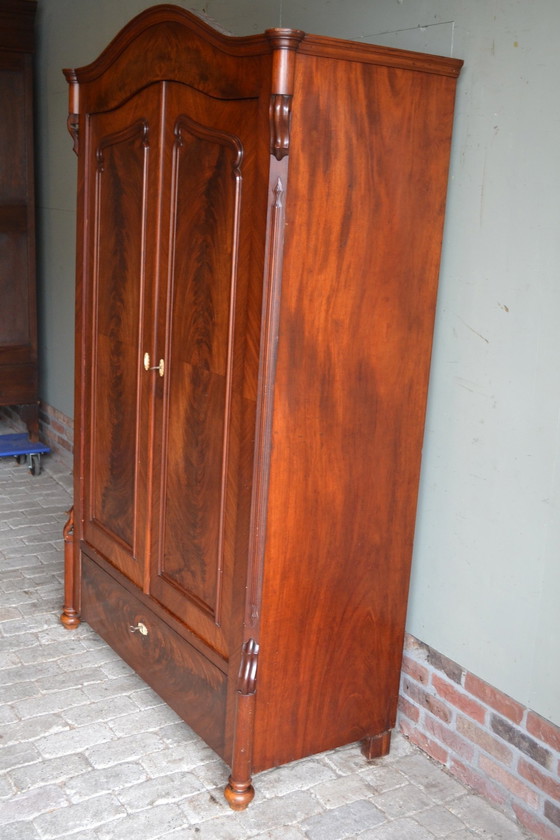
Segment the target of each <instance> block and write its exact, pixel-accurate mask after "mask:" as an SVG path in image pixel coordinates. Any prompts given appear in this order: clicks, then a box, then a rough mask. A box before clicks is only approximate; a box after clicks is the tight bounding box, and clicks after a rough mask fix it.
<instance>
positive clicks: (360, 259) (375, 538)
mask: <svg viewBox="0 0 560 840" xmlns="http://www.w3.org/2000/svg"><path fill="white" fill-rule="evenodd" d="M454 87H455V82H454V80H453V79H451V78H449V77H440V76H437V75H434V74H427V73H421V72H415V71H410V70H403V69H397V68H387V67H383V66H371V65H362V64H360V63H359V62H345V61H337V60H329V59H321V58H318V57H311V56H300V58H299V60H298V65H297V70H296V88H295V93H294V112H293V122H292V135H291V146H290V187H289V191H288V199H287V209H286V218H287V228H286V248H285V255H284V277H283V290H282V295H283V296H282V304H281V312H280V329H279V348H278V367H277V378H276V384H275V395H274V399H275V402H274V406H275V408H274V410H275V416H274V424H273V433H272V458H271V476H270V490H269V513H268V522H267V545H266V559H265V571H264V590H263V603H262V629H261V656H260V666H259V675H258V684H257V712H256V743H255V769H256V770H259V769H264V768H265V767H268V766H271V765H274V764H276V763H281V762H286V761H290V760H292V759H295V758H298V757H300V756H303V755H306V754H312V753H315V752H318V751H320V750H324V749H327V748H330V747H333V746H335V745H337V744H342V743H347V742H352V741H355V740H358V739H359V738H362V737H364V736H367V735H375V734H378V733H381V732H383V731H385V730H388V729H390V728H391V727H392V726H393V725H394V718H395V712H396V702H397V694H398V677H399V669H400V657H401V650H402V640H403V632H404V621H405V614H406V598H407V589H408V581H409V567H410V560H411V553H412V541H413V532H414V521H415V510H416V497H417V486H418V478H419V470H420V457H421V447H422V437H423V425H424V413H425V404H426V392H427V383H428V374H429V362H430V352H431V341H432V329H433V316H434V308H435V300H436V288H437V279H438V269H439V255H440V247H441V235H442V225H443V212H444V203H445V194H446V182H447V168H448V155H449V143H450V133H451V124H452V113H453V100H454Z"/></svg>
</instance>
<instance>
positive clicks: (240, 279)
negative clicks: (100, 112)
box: [151, 85, 266, 658]
mask: <svg viewBox="0 0 560 840" xmlns="http://www.w3.org/2000/svg"><path fill="white" fill-rule="evenodd" d="M257 117H258V101H257V100H243V101H228V102H224V101H220V100H216V99H212V98H210V97H207V96H204V95H203V94H200V93H197V92H196V91H193V90H192V89H189V88H186V87H184V86H180V85H170V86H169V100H168V105H167V118H166V123H165V144H166V149H167V155H168V156H167V158H166V161H167V164H166V166H167V171H168V172H169V176H170V182H171V184H172V188H171V192H170V195H169V202H168V205H167V210H166V212H167V213H168V214H169V230H170V242H169V270H168V288H167V296H166V311H165V313H164V315H165V336H163V335H162V336H161V343H160V346H161V347H162V348H164V350H162V356H164V358H165V365H166V372H165V376H164V378H163V380H162V384H161V392H160V397H159V402H158V418H159V420H158V422H159V423H160V424H161V446H160V447H156V458H157V459H158V460H157V461H156V463H157V465H158V466H157V472H158V473H159V474H160V478H161V483H160V485H159V488H158V493H159V498H158V499H157V503H156V505H155V509H159V515H158V516H157V517H156V519H157V521H158V522H159V529H158V531H157V533H155V534H154V550H153V565H152V580H151V593H152V594H153V595H154V596H155V597H156V598H157V599H158V600H159V601H160V602H161V603H162V604H164V605H165V606H166V607H167V608H168V609H169V610H170V611H171V612H172V613H173V614H174V615H176V616H177V617H179V618H180V619H181V620H182V621H183V622H184V623H185V624H186V625H187V627H188V628H189V629H190V630H191V631H192V632H194V633H195V634H196V635H197V636H198V637H199V638H200V639H202V640H203V642H205V643H206V644H208V645H210V646H211V647H212V648H213V649H214V650H215V651H217V652H218V653H219V654H220V655H222V656H223V657H224V658H227V656H228V652H229V651H228V646H229V641H228V640H229V629H230V622H229V618H230V613H231V600H232V586H233V575H234V564H235V557H236V552H237V557H238V560H239V563H240V564H241V566H242V565H243V560H244V558H243V554H244V553H246V546H245V545H244V543H243V537H241V536H240V526H239V519H240V516H241V514H240V510H241V508H242V507H244V504H245V503H244V501H243V498H242V497H244V496H245V497H246V495H247V492H248V485H249V483H250V482H248V481H246V482H243V481H241V480H240V470H241V469H242V465H243V464H247V462H248V461H249V462H250V460H251V457H252V442H253V441H252V425H251V424H252V423H253V422H254V376H255V375H256V359H255V354H256V347H257V342H255V341H251V340H249V338H248V336H249V335H251V331H252V325H254V324H255V320H256V317H255V316H256V315H257V312H258V314H259V315H260V299H259V293H256V292H255V287H256V283H255V280H256V279H259V281H260V274H261V273H262V254H261V252H260V249H261V248H262V244H260V243H262V242H264V236H262V235H260V224H261V223H260V221H259V217H260V219H262V220H263V221H264V216H265V203H266V190H265V192H264V194H263V195H262V196H261V195H260V193H259V194H258V193H257V181H256V169H257V160H256V151H255V149H256V135H257ZM166 180H167V177H166ZM261 192H262V190H261Z"/></svg>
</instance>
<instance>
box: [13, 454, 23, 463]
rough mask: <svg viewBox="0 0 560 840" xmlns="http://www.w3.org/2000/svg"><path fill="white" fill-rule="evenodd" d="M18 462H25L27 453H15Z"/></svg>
mask: <svg viewBox="0 0 560 840" xmlns="http://www.w3.org/2000/svg"><path fill="white" fill-rule="evenodd" d="M14 458H15V459H16V464H23V463H24V462H25V455H14Z"/></svg>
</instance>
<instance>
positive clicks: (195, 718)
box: [82, 556, 226, 755]
mask: <svg viewBox="0 0 560 840" xmlns="http://www.w3.org/2000/svg"><path fill="white" fill-rule="evenodd" d="M82 591H83V595H82V597H83V604H82V616H83V618H84V620H85V621H87V622H88V624H90V625H91V626H92V627H93V628H94V630H96V632H97V633H99V635H100V636H102V638H104V639H105V640H106V641H107V642H109V644H110V645H111V646H112V647H113V648H114V649H115V650H117V651H118V653H119V654H120V656H122V658H123V659H124V660H125V662H128V664H129V665H131V667H132V668H134V670H135V671H136V672H137V673H138V674H140V676H141V677H142V678H143V679H144V680H146V682H147V683H148V684H149V685H152V686H154V687H156V688H157V690H158V691H159V693H160V695H161V696H162V697H163V699H164V700H165V701H166V703H168V704H169V705H170V706H171V708H173V709H174V710H175V711H176V712H177V713H178V714H180V715H182V716H183V717H186V718H188V720H189V723H190V725H191V726H192V728H193V729H194V730H195V732H197V733H198V734H199V735H200V736H201V737H202V738H204V740H205V741H206V742H207V743H208V744H209V745H210V746H211V747H212V749H214V750H216V752H217V753H218V754H220V755H221V754H223V748H224V745H223V737H224V734H223V733H224V721H223V717H224V711H225V702H224V701H225V692H226V678H225V676H224V674H223V673H222V672H221V671H220V670H219V669H218V668H216V667H215V666H214V665H213V664H212V663H211V662H210V661H209V660H207V659H206V658H205V657H204V656H202V655H201V654H200V653H199V652H198V651H197V650H196V649H195V648H194V647H191V646H190V645H189V644H188V643H186V642H185V640H184V639H182V638H181V637H180V636H178V635H177V634H176V633H175V632H174V631H173V630H172V629H171V628H170V627H169V626H168V625H166V624H163V623H158V622H156V621H154V618H153V615H152V614H151V613H150V611H149V609H146V608H145V607H144V605H143V604H142V602H141V601H139V600H138V599H136V598H135V597H134V596H133V595H132V594H131V593H130V592H128V591H127V590H126V589H125V588H124V587H122V586H121V585H119V583H118V582H117V581H116V579H114V578H112V577H111V576H110V575H108V574H107V573H105V572H103V571H102V570H101V569H100V567H99V566H97V565H96V563H95V562H94V561H92V560H91V559H89V558H88V557H87V556H84V557H83V586H82ZM139 622H143V623H144V624H145V626H146V627H147V629H148V635H146V636H143V635H142V634H141V633H138V632H133V631H131V628H134V627H137V626H138V623H139Z"/></svg>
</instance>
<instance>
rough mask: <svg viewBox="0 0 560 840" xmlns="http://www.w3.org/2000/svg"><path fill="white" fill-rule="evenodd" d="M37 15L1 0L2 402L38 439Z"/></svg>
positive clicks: (18, 1) (20, 1) (18, 2)
mask: <svg viewBox="0 0 560 840" xmlns="http://www.w3.org/2000/svg"><path fill="white" fill-rule="evenodd" d="M35 10H36V3H35V0H0V405H21V406H22V409H21V411H22V417H23V419H24V420H25V421H26V423H27V426H28V429H29V433H30V435H31V437H32V439H34V440H37V439H38V432H39V426H38V382H37V302H36V293H35V194H34V176H33V169H34V168H33V50H34V34H33V25H34V16H35Z"/></svg>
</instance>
